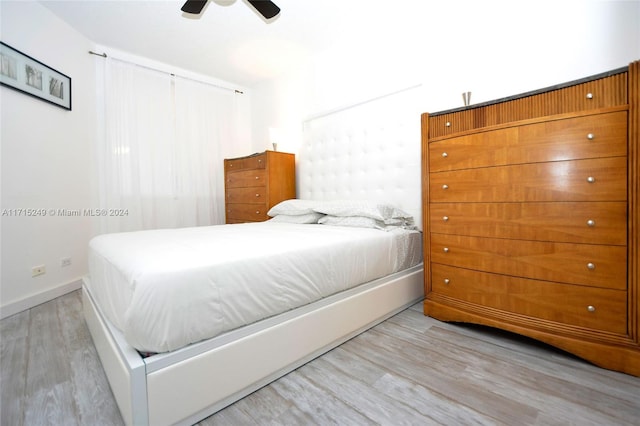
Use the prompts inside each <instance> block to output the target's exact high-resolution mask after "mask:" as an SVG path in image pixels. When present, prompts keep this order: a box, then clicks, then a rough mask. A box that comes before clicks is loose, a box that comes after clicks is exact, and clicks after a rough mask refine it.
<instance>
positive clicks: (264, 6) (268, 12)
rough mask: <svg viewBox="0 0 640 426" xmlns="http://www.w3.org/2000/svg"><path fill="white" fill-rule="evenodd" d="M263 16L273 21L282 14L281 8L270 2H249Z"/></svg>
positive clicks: (264, 0)
mask: <svg viewBox="0 0 640 426" xmlns="http://www.w3.org/2000/svg"><path fill="white" fill-rule="evenodd" d="M247 1H248V2H249V4H251V6H253V7H254V8H255V9H256V10H257V11H258V12H260V14H261V15H262V16H264V17H265V18H266V19H271V18H273V17H274V16H276V15H277V14H278V13H280V8H279V7H278V6H276V5H275V3H274V2H272V1H269V0H247Z"/></svg>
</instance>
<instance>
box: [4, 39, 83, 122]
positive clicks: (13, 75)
mask: <svg viewBox="0 0 640 426" xmlns="http://www.w3.org/2000/svg"><path fill="white" fill-rule="evenodd" d="M0 84H2V85H3V86H6V87H10V88H12V89H15V90H18V91H20V92H22V93H26V94H27V95H31V96H35V97H36V98H40V99H42V100H43V101H46V102H50V103H52V104H54V105H57V106H59V107H62V108H64V109H68V110H71V77H69V76H67V75H64V74H62V73H61V72H59V71H56V70H54V69H53V68H51V67H48V66H46V65H45V64H43V63H42V62H40V61H38V60H36V59H33V58H32V57H30V56H28V55H25V54H24V53H22V52H20V51H19V50H16V49H14V48H13V47H11V46H9V45H8V44H5V43H3V42H1V41H0Z"/></svg>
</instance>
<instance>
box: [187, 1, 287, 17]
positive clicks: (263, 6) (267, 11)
mask: <svg viewBox="0 0 640 426" xmlns="http://www.w3.org/2000/svg"><path fill="white" fill-rule="evenodd" d="M207 1H208V0H187V1H186V3H185V4H184V6H182V8H181V10H182V11H183V12H186V13H193V14H196V15H197V14H199V13H200V12H202V9H204V6H205V5H206V4H207ZM247 1H248V2H249V4H250V5H251V6H253V8H254V9H255V10H257V11H258V12H259V13H260V14H261V15H262V16H264V17H265V19H271V18H273V17H274V16H276V15H277V14H278V13H280V8H279V7H278V6H276V5H275V3H273V2H272V1H269V0H247Z"/></svg>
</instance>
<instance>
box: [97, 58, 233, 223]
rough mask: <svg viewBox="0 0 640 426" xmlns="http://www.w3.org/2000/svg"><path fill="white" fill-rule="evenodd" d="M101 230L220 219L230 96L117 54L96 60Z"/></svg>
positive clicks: (229, 136)
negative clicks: (115, 57) (130, 60)
mask: <svg viewBox="0 0 640 426" xmlns="http://www.w3.org/2000/svg"><path fill="white" fill-rule="evenodd" d="M98 80H99V81H98V87H99V91H98V92H99V93H98V98H99V102H100V105H99V108H98V110H99V117H98V122H99V126H98V137H97V138H96V141H97V142H96V143H97V146H96V153H97V161H98V174H99V176H98V187H99V188H98V191H99V203H100V209H101V210H102V211H105V210H106V213H107V214H106V215H104V216H101V218H100V230H99V231H100V232H101V233H107V232H119V231H134V230H142V229H156V228H176V227H186V226H199V225H214V224H221V223H224V185H223V178H224V173H223V169H222V164H223V159H222V154H221V145H222V144H224V143H231V142H232V141H233V138H234V137H235V129H234V126H235V124H236V123H237V117H235V115H236V114H237V108H236V105H235V102H236V96H239V95H236V94H235V93H234V92H233V91H232V90H225V89H221V88H218V87H215V86H212V85H209V84H206V83H201V82H197V81H194V80H190V79H186V78H181V77H176V76H173V75H171V74H168V73H164V72H160V71H155V70H151V69H148V68H145V67H142V66H138V65H135V64H131V63H128V62H124V61H119V60H117V59H112V58H106V59H100V63H99V65H98Z"/></svg>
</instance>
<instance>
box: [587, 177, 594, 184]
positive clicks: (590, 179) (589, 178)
mask: <svg viewBox="0 0 640 426" xmlns="http://www.w3.org/2000/svg"><path fill="white" fill-rule="evenodd" d="M595 181H596V178H594V177H593V176H589V177H588V178H587V182H589V183H593V182H595Z"/></svg>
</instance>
